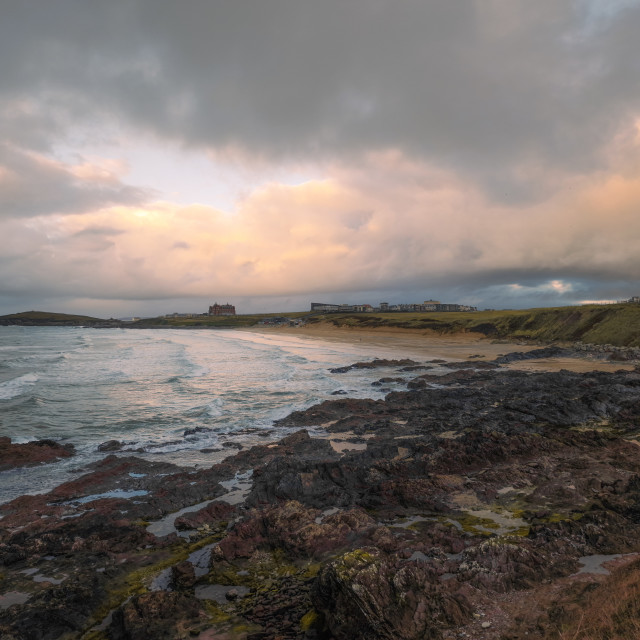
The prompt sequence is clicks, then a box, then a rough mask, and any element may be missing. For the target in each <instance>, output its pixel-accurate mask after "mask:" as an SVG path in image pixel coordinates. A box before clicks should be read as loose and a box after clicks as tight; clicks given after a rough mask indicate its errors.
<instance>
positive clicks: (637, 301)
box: [627, 296, 640, 304]
mask: <svg viewBox="0 0 640 640" xmlns="http://www.w3.org/2000/svg"><path fill="white" fill-rule="evenodd" d="M627 302H632V303H633V304H640V296H631V298H629V299H628V300H627Z"/></svg>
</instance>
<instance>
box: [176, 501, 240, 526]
mask: <svg viewBox="0 0 640 640" xmlns="http://www.w3.org/2000/svg"><path fill="white" fill-rule="evenodd" d="M235 511H236V508H235V507H234V506H233V505H230V504H229V503H228V502H219V501H214V502H211V503H209V504H208V505H207V506H206V507H203V508H202V509H200V510H199V511H187V512H186V513H184V514H183V515H181V516H180V517H179V518H176V520H175V522H174V526H175V527H176V529H178V530H179V531H180V530H185V529H197V528H198V527H201V526H203V525H211V524H213V523H219V522H223V521H226V520H229V518H231V516H232V515H233V514H234V513H235Z"/></svg>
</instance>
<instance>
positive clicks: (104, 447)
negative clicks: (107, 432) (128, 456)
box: [98, 440, 124, 451]
mask: <svg viewBox="0 0 640 640" xmlns="http://www.w3.org/2000/svg"><path fill="white" fill-rule="evenodd" d="M123 446H124V445H123V444H122V442H120V441H119V440H107V441H106V442H103V443H102V444H100V445H98V451H120V449H122V447H123Z"/></svg>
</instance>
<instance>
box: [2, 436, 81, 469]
mask: <svg viewBox="0 0 640 640" xmlns="http://www.w3.org/2000/svg"><path fill="white" fill-rule="evenodd" d="M74 453H75V448H74V446H73V445H71V444H65V445H62V444H60V443H58V442H55V441H54V440H35V441H34V442H27V443H24V444H12V443H11V438H7V437H0V471H6V470H7V469H15V468H16V467H30V466H33V465H36V464H41V463H45V462H53V461H55V460H59V459H60V458H69V457H70V456H72V455H73V454H74Z"/></svg>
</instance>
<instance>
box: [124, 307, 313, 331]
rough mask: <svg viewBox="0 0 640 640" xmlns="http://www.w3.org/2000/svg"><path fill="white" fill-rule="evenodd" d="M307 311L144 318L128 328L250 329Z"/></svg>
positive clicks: (303, 314)
mask: <svg viewBox="0 0 640 640" xmlns="http://www.w3.org/2000/svg"><path fill="white" fill-rule="evenodd" d="M308 315H309V312H308V311H295V312H290V313H253V314H242V315H236V316H196V317H195V318H165V317H159V318H145V319H144V320H139V321H138V322H134V323H133V324H131V325H130V326H133V327H136V328H139V327H150V328H151V327H187V328H194V329H196V328H213V329H215V328H218V329H234V328H235V329H237V328H240V327H252V326H254V325H256V324H257V323H258V322H260V320H263V319H265V318H276V317H284V318H290V319H295V318H301V317H303V316H308Z"/></svg>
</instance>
